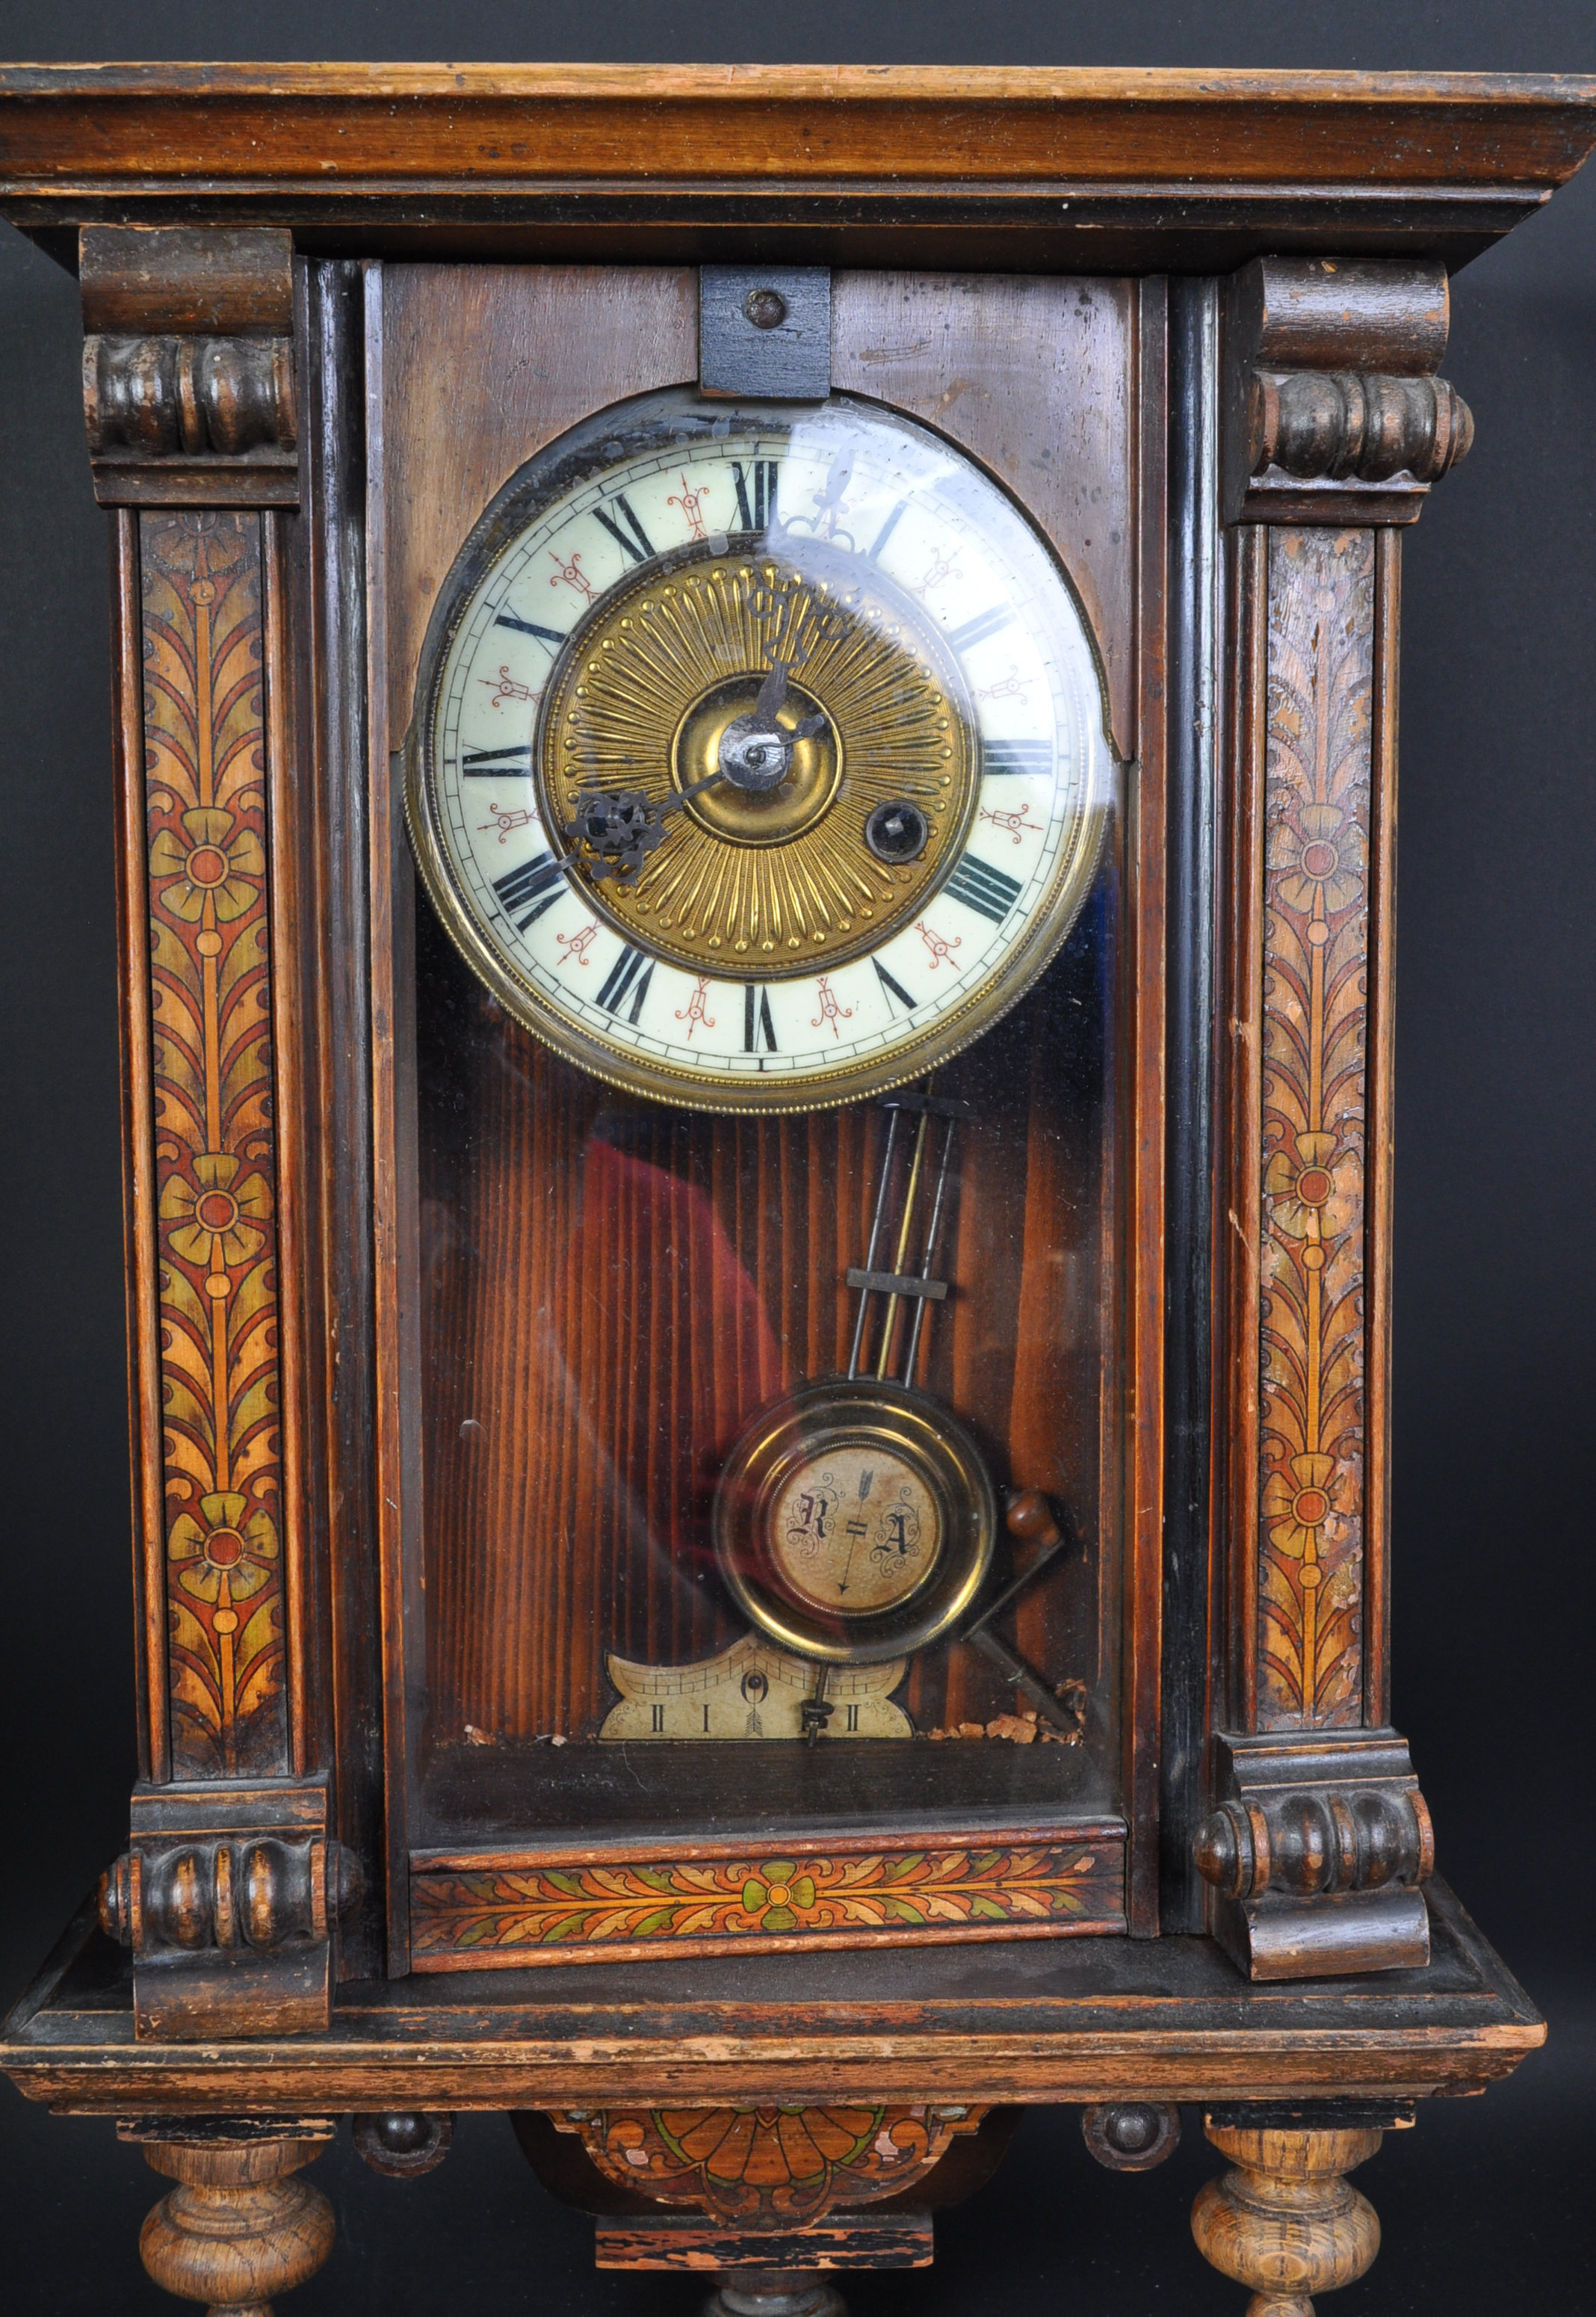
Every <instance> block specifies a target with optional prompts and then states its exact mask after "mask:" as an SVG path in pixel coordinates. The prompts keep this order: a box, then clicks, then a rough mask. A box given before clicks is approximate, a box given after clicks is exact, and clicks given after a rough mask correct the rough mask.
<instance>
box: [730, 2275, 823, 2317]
mask: <svg viewBox="0 0 1596 2317" xmlns="http://www.w3.org/2000/svg"><path fill="white" fill-rule="evenodd" d="M703 2317H848V2308H847V2304H846V2303H845V2302H844V2300H843V2296H842V2295H841V2294H840V2293H839V2292H838V2291H837V2288H836V2286H834V2285H833V2284H831V2283H830V2282H829V2281H828V2280H827V2279H826V2278H825V2277H816V2275H815V2273H814V2271H813V2269H810V2270H807V2271H806V2270H804V2269H801V2268H745V2269H739V2270H738V2271H736V2274H735V2275H732V2276H729V2277H722V2278H721V2280H720V2284H719V2286H718V2289H717V2290H716V2291H715V2292H714V2293H712V2294H711V2295H709V2299H708V2301H706V2302H705V2304H704V2312H703Z"/></svg>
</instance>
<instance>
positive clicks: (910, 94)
mask: <svg viewBox="0 0 1596 2317" xmlns="http://www.w3.org/2000/svg"><path fill="white" fill-rule="evenodd" d="M1593 143H1596V79H1592V78H1590V77H1582V76H1563V75H1556V76H1529V75H1499V74H1483V73H1482V74H1474V73H1454V74H1440V75H1418V74H1370V75H1360V74H1351V73H1333V72H1326V73H1265V74H1260V73H1252V72H1204V71H1195V70H1190V71H1144V70H1116V71H1101V70H1060V69H1054V68H1046V69H1036V68H1030V67H1026V68H1008V67H1002V68H983V69H977V68H966V67H885V68H881V67H866V66H834V67H811V66H732V67H707V66H664V65H660V66H653V65H519V66H495V65H481V64H478V65H463V66H458V67H456V66H445V65H401V66H374V65H373V66H368V65H354V64H329V65H303V64H301V65H203V64H196V65H173V64H156V65H102V66H89V65H59V66H56V65H34V66H30V65H17V66H13V67H10V68H9V69H8V70H6V71H4V72H3V73H0V214H3V215H4V216H6V217H8V218H10V219H11V220H12V221H13V223H15V224H17V225H19V226H21V227H22V228H23V229H24V230H25V231H27V232H29V233H31V234H34V235H37V236H40V237H43V238H44V239H45V240H46V245H47V246H51V247H52V248H53V249H54V251H55V254H57V255H59V256H61V257H62V259H63V260H64V262H67V263H68V264H70V263H71V262H72V257H73V243H72V242H71V241H70V240H69V239H68V237H69V236H70V235H72V234H73V233H74V231H75V229H76V228H78V227H80V226H82V225H85V224H93V223H117V222H122V223H144V224H150V225H171V224H182V223H184V222H186V221H188V220H190V219H196V218H198V217H200V216H201V214H202V215H203V216H204V217H205V219H207V221H209V222H210V223H213V224H214V223H218V222H221V221H223V220H224V219H226V220H227V221H231V222H235V223H239V224H244V223H250V224H267V223H275V224H286V225H290V226H291V227H292V228H294V230H295V233H296V236H297V237H299V240H300V242H301V245H302V246H305V247H307V248H316V249H324V250H325V249H333V248H334V247H335V248H337V249H339V250H342V251H343V252H344V253H345V254H367V255H379V254H388V255H397V254H400V253H406V252H417V253H419V252H421V251H426V252H427V253H428V254H443V253H444V252H447V253H448V254H449V255H505V256H548V255H564V254H586V255H595V256H598V255H602V256H605V257H613V256H618V255H645V254H646V255H654V256H659V257H664V256H668V255H676V256H678V257H682V258H691V257H698V256H702V255H706V254H712V253H713V252H714V251H715V250H717V249H722V250H724V249H729V248H733V247H742V248H748V249H751V250H756V251H757V254H758V255H761V256H762V257H771V256H773V255H776V254H778V253H779V251H780V248H781V247H782V246H784V237H790V236H795V235H801V236H802V237H803V238H804V242H805V246H806V249H807V251H808V252H809V253H810V254H811V255H820V256H822V257H825V256H833V257H837V258H842V259H844V260H845V259H846V258H847V256H849V255H855V254H856V255H858V256H859V257H861V258H864V259H865V260H866V261H867V262H871V263H875V262H878V261H880V260H883V259H887V258H890V259H892V260H893V261H894V262H901V261H904V260H906V259H915V258H917V259H920V260H922V261H923V260H925V259H927V258H929V257H931V256H932V254H933V253H934V254H935V255H936V257H937V259H938V260H939V262H942V263H956V264H976V265H979V264H983V263H986V264H994V265H997V266H998V267H999V268H1000V269H1003V268H1005V267H1006V266H1008V265H1012V247H1011V250H1010V254H1009V255H1008V256H1007V257H1006V259H1005V257H1004V256H1003V244H1002V242H1001V240H1000V238H999V237H1000V236H1003V235H1007V234H1011V233H1012V232H1013V231H1014V230H1015V229H1016V228H1024V229H1025V231H1026V232H1027V235H1028V246H1027V262H1028V264H1030V265H1031V266H1032V267H1035V268H1039V269H1041V270H1053V269H1056V268H1059V269H1062V268H1065V267H1068V268H1069V269H1071V270H1074V271H1081V270H1085V271H1092V272H1106V271H1113V270H1118V269H1122V268H1125V267H1128V266H1135V267H1137V268H1138V269H1146V268H1151V267H1159V268H1164V269H1168V270H1172V271H1194V270H1195V271H1208V270H1229V269H1231V268H1233V267H1235V266H1236V265H1239V264H1242V263H1244V261H1245V260H1246V259H1247V258H1248V257H1250V256H1252V255H1260V254H1263V253H1265V252H1269V251H1272V252H1275V253H1279V252H1281V251H1285V250H1288V249H1292V248H1299V249H1304V250H1306V249H1329V248H1335V249H1338V250H1339V251H1341V252H1342V254H1345V255H1365V256H1379V255H1395V254H1397V253H1398V252H1406V251H1413V250H1415V249H1419V250H1422V253H1423V254H1425V255H1430V256H1435V257H1440V258H1443V259H1444V260H1445V261H1446V263H1447V264H1449V266H1453V267H1455V266H1457V265H1459V264H1465V263H1467V260H1468V259H1469V258H1470V257H1472V256H1474V255H1477V254H1478V253H1479V251H1481V250H1482V249H1484V248H1485V247H1487V246H1490V244H1491V243H1492V242H1493V241H1495V240H1496V239H1498V238H1499V237H1501V236H1502V234H1504V233H1506V232H1507V231H1509V230H1510V229H1511V227H1512V226H1513V225H1514V224H1515V223H1517V222H1518V221H1519V219H1520V218H1522V217H1523V216H1525V215H1526V214H1528V213H1529V212H1530V211H1532V210H1535V209H1537V208H1538V207H1539V205H1540V204H1541V203H1542V202H1543V201H1546V200H1547V198H1548V197H1549V195H1550V194H1551V193H1552V192H1554V191H1555V190H1556V187H1557V186H1558V185H1560V184H1562V183H1564V182H1565V180H1566V179H1567V178H1568V177H1569V176H1571V175H1572V174H1574V171H1575V170H1576V169H1577V168H1578V167H1579V166H1580V165H1581V164H1582V163H1583V160H1584V159H1585V157H1586V156H1587V155H1588V153H1589V152H1590V150H1591V148H1592V144H1593ZM706 156H712V157H713V160H712V164H711V165H709V166H707V165H706ZM662 192H663V193H664V195H665V198H664V200H663V201H662V199H661V195H662ZM640 196H642V197H644V198H643V199H642V200H641V201H640V199H639V197H640ZM57 235H58V236H59V237H60V239H59V240H58V241H56V240H53V239H52V238H51V237H53V236H57Z"/></svg>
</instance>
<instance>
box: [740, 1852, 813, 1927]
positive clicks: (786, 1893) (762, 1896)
mask: <svg viewBox="0 0 1596 2317" xmlns="http://www.w3.org/2000/svg"><path fill="white" fill-rule="evenodd" d="M814 1904H815V1878H814V1876H813V1875H812V1874H804V1873H803V1872H802V1871H801V1869H800V1868H799V1867H798V1866H797V1865H795V1864H794V1863H793V1861H792V1860H791V1859H790V1858H771V1859H767V1860H766V1861H765V1863H764V1865H762V1866H761V1868H760V1870H759V1873H758V1874H750V1875H749V1877H748V1879H747V1881H746V1882H745V1883H744V1885H743V1911H744V1913H745V1914H747V1915H753V1916H754V1917H756V1918H757V1919H758V1921H759V1924H760V1928H762V1930H767V1931H790V1930H794V1929H796V1928H797V1926H798V1916H799V1914H803V1913H807V1911H808V1910H809V1909H810V1908H811V1907H812V1906H813V1905H814Z"/></svg>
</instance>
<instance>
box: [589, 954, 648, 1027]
mask: <svg viewBox="0 0 1596 2317" xmlns="http://www.w3.org/2000/svg"><path fill="white" fill-rule="evenodd" d="M653 979H654V961H653V959H652V958H647V959H646V958H645V957H644V955H643V953H642V951H641V950H640V949H634V948H633V947H632V945H631V944H630V942H628V944H626V947H625V948H624V949H623V950H622V951H621V953H620V956H619V957H618V958H617V959H616V961H615V962H614V964H613V965H612V966H611V968H610V972H609V977H608V979H607V980H606V981H605V983H604V986H603V988H602V989H601V990H600V992H599V1004H600V1005H601V1006H602V1007H603V1009H604V1011H605V1013H606V1014H619V1013H620V1009H621V1007H622V1006H625V1005H626V1002H627V999H628V998H630V999H631V1001H632V1002H631V1005H630V1006H629V1008H628V1010H627V1017H626V1018H627V1020H628V1021H629V1023H630V1024H632V1027H633V1028H634V1029H636V1027H637V1024H638V1015H639V1014H641V1012H642V1011H643V1000H644V999H645V998H646V997H647V995H648V985H649V983H650V982H651V981H652V980H653Z"/></svg>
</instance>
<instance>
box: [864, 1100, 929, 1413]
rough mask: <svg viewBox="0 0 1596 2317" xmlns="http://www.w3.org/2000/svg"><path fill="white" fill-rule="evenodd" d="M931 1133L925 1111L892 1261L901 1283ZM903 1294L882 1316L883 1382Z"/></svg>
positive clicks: (879, 1374)
mask: <svg viewBox="0 0 1596 2317" xmlns="http://www.w3.org/2000/svg"><path fill="white" fill-rule="evenodd" d="M930 1132H931V1113H930V1111H929V1110H923V1111H922V1112H921V1114H920V1123H919V1125H918V1126H917V1127H916V1128H915V1129H914V1157H913V1158H911V1159H910V1161H909V1187H908V1189H907V1190H906V1191H905V1193H904V1219H903V1221H902V1222H901V1224H900V1225H899V1226H898V1234H897V1251H896V1254H895V1255H894V1257H893V1258H892V1268H893V1272H894V1274H895V1275H896V1277H897V1278H899V1279H903V1278H906V1277H907V1271H906V1268H905V1266H907V1264H908V1260H909V1233H910V1232H911V1231H912V1230H914V1202H915V1200H916V1199H917V1198H918V1197H919V1196H920V1170H921V1168H922V1167H923V1166H924V1164H925V1144H926V1139H927V1137H928V1136H929V1134H930ZM901 1301H902V1295H901V1291H899V1290H897V1289H894V1290H893V1291H892V1292H891V1293H889V1294H888V1296H887V1309H886V1311H884V1312H883V1313H882V1315H881V1349H880V1353H879V1355H878V1358H877V1361H876V1380H877V1382H881V1381H883V1380H884V1379H885V1377H886V1374H887V1366H888V1364H889V1363H890V1361H891V1358H892V1338H893V1335H894V1333H895V1331H896V1327H897V1307H898V1304H899V1302H901Z"/></svg>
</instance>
